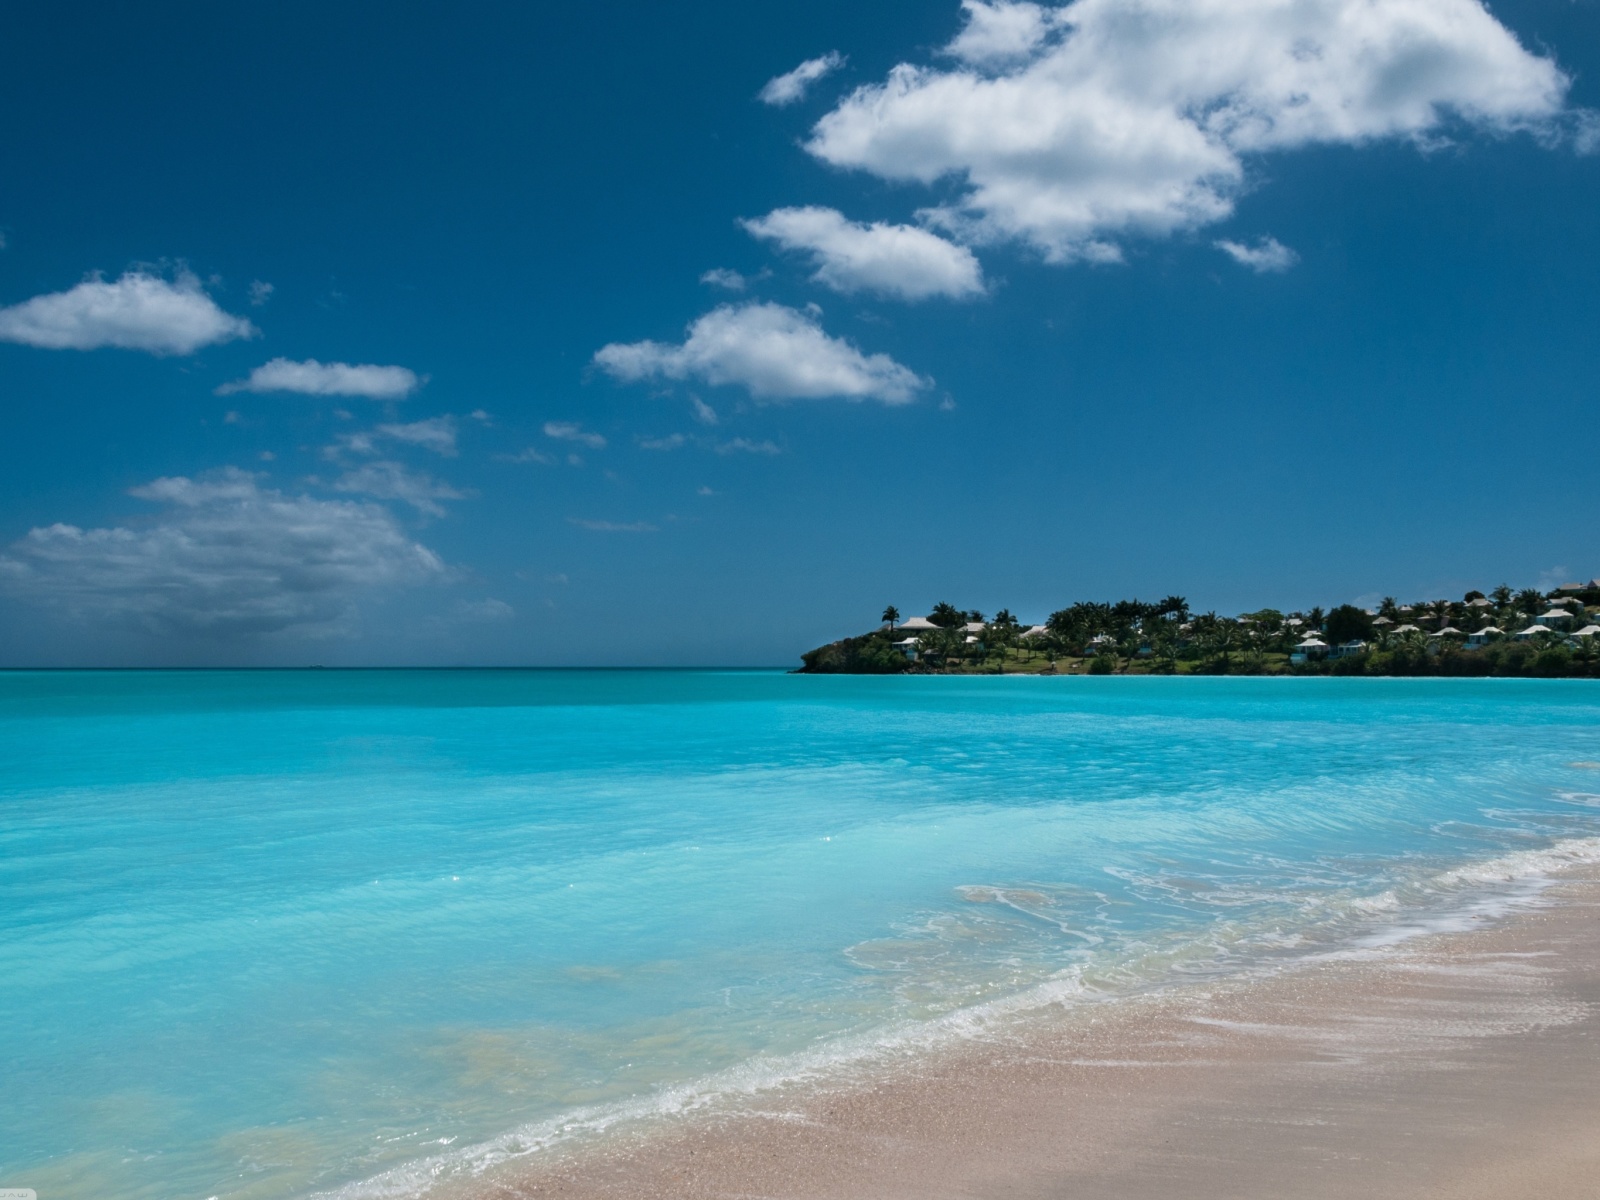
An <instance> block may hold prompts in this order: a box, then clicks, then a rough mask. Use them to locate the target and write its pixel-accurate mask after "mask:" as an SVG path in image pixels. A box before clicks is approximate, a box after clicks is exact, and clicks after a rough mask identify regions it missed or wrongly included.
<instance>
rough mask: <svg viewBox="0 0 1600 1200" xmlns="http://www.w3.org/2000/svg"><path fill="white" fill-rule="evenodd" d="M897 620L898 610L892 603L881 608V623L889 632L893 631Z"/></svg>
mask: <svg viewBox="0 0 1600 1200" xmlns="http://www.w3.org/2000/svg"><path fill="white" fill-rule="evenodd" d="M899 621H900V610H899V609H898V608H896V607H895V606H894V605H892V604H891V605H889V607H888V608H886V609H884V610H883V623H884V624H885V625H887V626H888V627H889V630H890V632H891V633H892V632H893V631H894V627H895V625H897V624H898V623H899Z"/></svg>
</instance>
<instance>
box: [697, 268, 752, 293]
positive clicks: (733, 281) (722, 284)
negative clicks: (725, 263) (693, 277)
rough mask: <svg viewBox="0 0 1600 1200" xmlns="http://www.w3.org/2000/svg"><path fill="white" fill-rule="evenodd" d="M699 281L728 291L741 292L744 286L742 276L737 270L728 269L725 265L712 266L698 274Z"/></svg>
mask: <svg viewBox="0 0 1600 1200" xmlns="http://www.w3.org/2000/svg"><path fill="white" fill-rule="evenodd" d="M700 282H701V283H704V284H709V285H710V286H711V287H719V288H724V289H726V290H727V291H730V292H742V291H744V289H745V287H746V283H745V278H744V276H743V275H741V274H739V272H737V271H730V270H729V269H728V268H727V267H712V268H711V270H709V271H707V272H705V273H704V274H702V275H701V276H700Z"/></svg>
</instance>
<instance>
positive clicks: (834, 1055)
mask: <svg viewBox="0 0 1600 1200" xmlns="http://www.w3.org/2000/svg"><path fill="white" fill-rule="evenodd" d="M1573 799H1574V800H1578V801H1579V802H1585V803H1588V802H1593V800H1594V799H1595V798H1594V797H1581V798H1580V797H1576V796H1575V797H1573ZM1594 865H1600V836H1585V837H1572V838H1566V839H1562V840H1560V841H1557V842H1555V843H1554V844H1552V845H1548V846H1543V847H1537V848H1529V849H1525V850H1518V851H1514V852H1511V853H1506V854H1502V855H1499V856H1497V857H1494V858H1489V859H1484V860H1481V861H1476V862H1471V863H1466V864H1463V865H1460V866H1456V867H1452V868H1450V869H1448V870H1443V871H1431V872H1428V873H1425V874H1421V875H1419V876H1418V877H1417V878H1416V879H1414V880H1409V881H1405V882H1402V883H1400V884H1398V885H1395V886H1392V887H1389V888H1387V889H1385V890H1383V891H1381V892H1378V893H1374V894H1370V895H1359V894H1358V895H1348V896H1345V897H1342V898H1337V899H1334V898H1328V897H1323V898H1321V899H1320V900H1319V901H1318V902H1317V903H1316V905H1315V908H1316V910H1317V914H1318V919H1317V920H1314V921H1311V920H1308V921H1307V924H1306V928H1305V929H1304V930H1302V931H1300V932H1299V934H1298V935H1296V934H1295V933H1293V932H1292V931H1291V933H1289V934H1281V933H1280V934H1277V935H1276V936H1274V935H1273V933H1272V931H1271V930H1269V929H1266V928H1252V927H1250V925H1249V923H1248V922H1237V921H1223V920H1219V921H1217V922H1215V923H1214V924H1213V925H1212V926H1211V927H1210V928H1209V929H1208V930H1207V931H1206V933H1205V934H1203V935H1201V936H1199V937H1193V938H1190V939H1188V940H1187V941H1186V942H1184V943H1182V944H1179V945H1170V946H1164V947H1152V946H1150V945H1140V944H1135V945H1129V946H1125V947H1124V948H1123V950H1124V953H1122V954H1121V955H1118V956H1117V958H1116V959H1114V960H1111V961H1104V962H1097V963H1082V962H1080V963H1076V964H1074V965H1073V966H1071V967H1068V968H1066V969H1064V970H1060V971H1058V972H1056V973H1055V974H1053V975H1052V976H1051V977H1050V978H1048V979H1046V980H1044V981H1042V982H1039V983H1035V984H1032V985H1030V986H1028V987H1025V988H1022V989H1020V990H1017V991H1015V992H1013V993H1010V994H1007V995H1003V996H1000V997H996V998H992V999H988V1000H985V1001H983V1002H981V1003H978V1004H974V1005H970V1006H966V1007H962V1008H957V1009H954V1010H952V1011H950V1012H946V1013H943V1014H940V1015H938V1016H933V1017H927V1018H920V1019H914V1020H900V1021H895V1022H892V1023H889V1024H886V1025H881V1026H878V1027H876V1028H874V1029H871V1030H868V1031H864V1032H861V1033H858V1034H854V1035H849V1036H845V1037H842V1038H835V1039H832V1040H829V1041H827V1042H826V1043H824V1044H822V1045H819V1046H816V1047H814V1048H812V1049H809V1050H806V1051H802V1052H798V1053H791V1054H784V1055H758V1056H756V1057H754V1058H751V1059H749V1060H747V1061H746V1062H744V1063H742V1064H740V1065H739V1066H736V1067H733V1068H729V1069H727V1070H723V1071H719V1072H716V1073H714V1074H710V1075H707V1076H704V1077H701V1078H698V1079H695V1080H691V1081H688V1082H685V1083H681V1084H677V1085H673V1086H668V1087H663V1088H661V1089H659V1090H657V1091H655V1092H652V1093H650V1094H648V1095H643V1096H637V1097H633V1098H631V1099H628V1100H624V1101H618V1102H614V1103H608V1104H602V1105H593V1106H586V1107H581V1108H575V1109H571V1110H568V1111H566V1112H564V1113H561V1114H559V1115H557V1116H553V1117H550V1118H547V1119H544V1120H539V1121H534V1122H530V1123H528V1124H524V1125H521V1126H518V1127H517V1128H514V1129H512V1130H510V1131H508V1132H506V1133H503V1134H500V1135H498V1136H496V1137H494V1138H491V1139H488V1140H486V1141H481V1142H477V1143H474V1144H472V1145H468V1146H463V1147H459V1148H452V1149H450V1150H447V1151H443V1152H441V1153H438V1154H434V1155H430V1156H427V1157H424V1158H418V1159H414V1160H411V1161H409V1162H406V1163H403V1164H401V1165H399V1166H397V1167H393V1168H390V1169H388V1170H386V1171H383V1172H382V1173H380V1174H377V1175H374V1176H371V1177H369V1178H366V1179H363V1180H360V1181H357V1182H352V1183H348V1184H345V1185H342V1186H340V1187H337V1188H334V1189H331V1190H324V1191H318V1192H316V1193H313V1194H312V1196H311V1197H309V1198H308V1200H422V1198H424V1197H427V1196H428V1195H429V1194H430V1193H435V1192H437V1191H439V1190H441V1189H444V1188H447V1187H450V1186H452V1185H459V1184H463V1183H468V1182H470V1181H471V1180H474V1179H478V1178H481V1177H483V1176H485V1175H486V1174H488V1173H490V1172H493V1171H496V1170H499V1169H502V1168H504V1167H506V1166H507V1165H508V1164H511V1163H514V1162H516V1161H518V1160H523V1159H527V1158H529V1157H531V1156H533V1155H538V1154H544V1153H550V1152H556V1151H560V1150H563V1149H566V1148H573V1147H577V1146H580V1145H582V1144H585V1143H588V1142H591V1141H593V1140H594V1139H597V1138H599V1137H601V1136H603V1135H607V1134H615V1133H618V1132H620V1131H621V1130H623V1129H625V1128H637V1129H641V1130H642V1129H645V1128H648V1127H649V1126H650V1125H651V1124H652V1123H653V1122H656V1121H660V1120H662V1119H672V1118H680V1117H685V1116H688V1115H691V1114H702V1113H709V1112H713V1111H717V1110H730V1111H731V1110H735V1109H737V1107H738V1105H739V1104H740V1103H741V1102H742V1101H747V1100H749V1099H751V1098H754V1097H756V1096H759V1095H762V1094H764V1093H771V1092H773V1091H775V1090H777V1089H780V1088H786V1087H794V1086H822V1087H826V1086H839V1085H847V1084H848V1083H849V1082H850V1081H852V1080H854V1079H857V1078H859V1077H860V1075H861V1074H862V1073H863V1072H864V1071H869V1070H873V1069H885V1068H889V1067H892V1066H894V1065H898V1064H904V1063H908V1062H915V1061H917V1060H919V1059H921V1058H922V1057H923V1056H925V1055H928V1054H930V1053H932V1052H937V1051H939V1050H941V1049H946V1048H949V1047H952V1046H954V1045H957V1044H960V1043H962V1042H972V1041H977V1040H985V1039H987V1040H998V1039H1000V1038H1002V1037H1005V1036H1007V1034H1008V1032H1010V1031H1013V1030H1014V1029H1015V1024H1014V1023H1015V1022H1016V1021H1018V1019H1024V1018H1027V1017H1029V1016H1033V1015H1037V1014H1040V1013H1042V1012H1044V1011H1046V1010H1050V1009H1053V1008H1062V1007H1070V1006H1073V1005H1081V1004H1084V1003H1089V1002H1113V1001H1115V1000H1117V999H1119V998H1123V997H1126V996H1129V995H1134V994H1140V993H1148V992H1150V991H1152V990H1157V989H1160V988H1162V987H1164V986H1168V985H1171V984H1173V983H1181V982H1190V981H1192V980H1193V978H1194V970H1193V969H1192V967H1193V965H1194V964H1197V963H1209V964H1211V965H1212V966H1213V967H1214V968H1215V970H1214V971H1213V972H1212V973H1213V974H1226V975H1228V976H1230V977H1234V978H1238V979H1241V980H1243V979H1245V978H1248V977H1249V976H1250V975H1252V974H1259V973H1266V972H1273V973H1275V972H1277V971H1281V970H1283V969H1286V968H1288V967H1291V966H1293V965H1296V964H1303V963H1308V962H1313V961H1327V960H1329V959H1332V958H1345V957H1352V956H1373V955H1378V954H1385V953H1390V952H1392V950H1393V948H1394V947H1396V946H1398V945H1401V944H1403V943H1405V942H1408V941H1412V940H1414V939H1416V938H1419V937H1424V936H1428V935H1433V934H1441V933H1450V932H1457V931H1464V930H1467V929H1473V928H1481V927H1482V925H1483V924H1484V923H1486V922H1489V921H1493V920H1497V919H1503V918H1504V917H1506V916H1508V915H1510V914H1512V913H1514V912H1516V911H1519V910H1523V909H1527V908H1529V907H1533V906H1536V905H1538V904H1541V903H1544V902H1545V901H1544V900H1543V896H1544V893H1545V892H1546V891H1547V889H1548V888H1549V887H1550V886H1551V885H1552V884H1553V883H1555V882H1556V881H1557V879H1558V878H1559V876H1560V874H1561V873H1562V872H1564V871H1568V870H1571V869H1573V868H1578V867H1584V866H1594ZM958 894H962V895H963V896H964V897H965V898H966V899H968V900H973V901H976V902H979V903H985V902H987V903H996V904H998V905H1001V906H1004V907H1008V908H1016V909H1018V910H1019V911H1026V910H1027V909H1031V908H1033V907H1035V905H1036V903H1037V901H1038V899H1039V897H1038V896H1037V894H1036V893H1034V892H1032V891H1030V890H1029V889H1026V888H1001V887H993V886H990V885H978V884H974V885H967V886H965V887H963V888H961V889H958ZM1280 923H1281V922H1280V921H1278V920H1277V919H1274V920H1273V922H1271V924H1272V925H1274V926H1276V925H1277V924H1280ZM1313 926H1320V931H1319V935H1317V936H1309V935H1310V934H1311V931H1312V927H1313ZM1063 931H1064V932H1069V933H1073V934H1074V935H1075V936H1081V931H1074V930H1065V929H1064V930H1063ZM1330 941H1331V943H1332V944H1330ZM1247 944H1248V945H1250V946H1252V947H1253V948H1254V949H1255V950H1257V951H1258V952H1260V953H1257V954H1255V955H1249V956H1245V955H1241V954H1240V953H1239V950H1240V947H1241V946H1244V945H1247ZM1219 962H1221V963H1223V964H1224V965H1223V966H1220V967H1219V966H1217V964H1218V963H1219ZM1186 968H1191V969H1186Z"/></svg>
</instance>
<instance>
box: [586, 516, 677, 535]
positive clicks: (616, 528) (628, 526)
mask: <svg viewBox="0 0 1600 1200" xmlns="http://www.w3.org/2000/svg"><path fill="white" fill-rule="evenodd" d="M567 521H568V522H569V523H570V524H573V525H576V526H577V527H578V528H579V529H588V530H592V531H593V532H595V533H658V532H659V531H660V530H659V527H658V526H655V525H652V524H650V522H648V521H591V520H588V519H586V518H584V517H568V518H567Z"/></svg>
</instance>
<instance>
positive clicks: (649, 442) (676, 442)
mask: <svg viewBox="0 0 1600 1200" xmlns="http://www.w3.org/2000/svg"><path fill="white" fill-rule="evenodd" d="M688 440H689V439H688V438H686V437H684V436H683V434H681V433H669V434H667V436H666V437H657V438H651V437H642V438H640V439H639V449H641V450H676V449H677V448H678V447H679V446H681V445H683V444H684V443H685V442H687V441H688Z"/></svg>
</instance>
